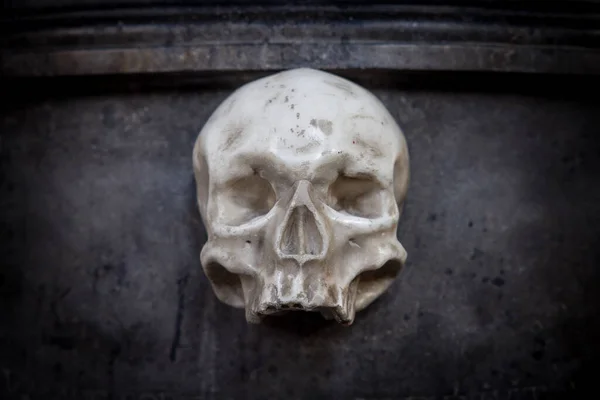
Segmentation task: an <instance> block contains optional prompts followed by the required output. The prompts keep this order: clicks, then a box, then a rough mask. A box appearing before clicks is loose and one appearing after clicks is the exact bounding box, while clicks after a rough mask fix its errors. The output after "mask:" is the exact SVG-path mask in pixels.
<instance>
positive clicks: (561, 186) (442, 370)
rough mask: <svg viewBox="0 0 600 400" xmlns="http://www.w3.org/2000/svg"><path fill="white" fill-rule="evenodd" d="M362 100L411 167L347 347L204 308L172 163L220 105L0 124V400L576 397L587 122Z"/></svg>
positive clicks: (590, 294) (591, 188)
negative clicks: (397, 137) (393, 129)
mask: <svg viewBox="0 0 600 400" xmlns="http://www.w3.org/2000/svg"><path fill="white" fill-rule="evenodd" d="M463 79H464V77H463ZM492 79H493V78H492ZM376 80H378V82H379V84H377V85H375V86H373V87H369V86H368V82H369V79H365V80H364V83H365V84H366V85H367V87H369V88H372V89H374V92H375V93H376V94H377V95H378V96H379V97H380V98H381V99H382V100H383V101H384V103H385V104H386V105H387V106H388V107H389V109H390V111H391V112H392V114H393V115H394V116H395V117H396V118H397V119H398V121H399V122H400V124H401V126H402V127H403V128H404V130H405V133H406V136H407V140H408V144H409V147H410V150H411V156H412V159H411V162H412V170H413V173H412V184H411V188H410V191H409V196H408V203H407V206H406V209H405V213H404V215H403V217H402V219H401V224H400V229H399V237H400V239H401V241H402V243H403V244H404V246H405V247H406V249H407V251H408V254H409V264H408V266H407V268H406V269H405V270H404V271H403V272H402V274H401V278H400V279H399V280H398V281H397V283H396V284H395V285H393V287H392V289H391V290H390V292H389V293H388V294H386V295H384V296H383V297H382V298H381V299H380V300H379V301H377V302H376V303H375V304H374V305H373V306H371V307H370V308H369V309H368V310H366V311H364V312H362V313H360V314H359V315H358V317H357V320H356V322H355V324H354V325H353V326H352V327H351V328H343V327H340V326H338V325H336V324H335V323H328V322H324V321H322V320H320V319H319V318H318V317H317V316H315V317H314V318H313V317H312V316H307V315H302V314H293V315H292V316H291V317H290V318H280V319H273V320H271V321H269V322H268V323H266V324H263V325H258V326H249V325H247V324H246V322H245V320H244V316H243V312H242V311H238V310H234V309H231V308H229V307H226V306H224V305H222V304H220V303H219V302H218V301H217V300H216V298H215V297H214V295H213V294H212V292H211V291H210V289H209V285H208V282H207V279H206V278H205V277H204V275H203V273H202V272H201V268H200V264H199V256H198V255H199V251H200V248H201V245H202V243H203V241H204V240H205V233H204V231H203V227H202V224H201V221H200V218H199V215H198V212H197V211H196V208H195V204H194V202H195V199H194V186H193V176H192V168H191V151H192V145H193V142H194V140H195V138H196V135H197V133H198V131H199V129H200V128H201V126H202V125H203V123H204V121H205V120H206V119H207V118H208V116H209V115H210V113H211V112H212V110H213V109H214V108H215V107H216V106H217V105H218V104H219V102H220V101H222V100H223V99H224V98H225V96H226V95H227V94H228V93H229V87H227V88H222V89H219V88H216V89H215V87H214V86H215V85H213V87H212V88H209V87H203V86H196V87H191V88H190V89H189V90H185V91H175V90H173V91H168V90H167V91H165V90H154V91H147V92H135V91H133V92H130V91H124V92H122V93H110V92H100V93H95V94H94V95H89V96H88V95H82V94H77V93H75V94H70V95H64V96H60V97H55V96H54V94H53V93H46V94H45V95H43V96H37V92H29V94H28V95H27V94H26V95H25V96H23V97H24V98H27V100H22V101H15V102H13V104H12V105H7V106H5V108H4V111H3V112H2V114H1V116H0V133H1V148H0V210H1V211H0V240H1V243H2V246H1V248H0V256H1V257H2V267H1V269H0V372H1V373H2V374H0V398H7V399H11V398H15V399H25V398H27V399H38V398H40V399H54V398H56V399H80V398H81V399H188V398H189V399H192V398H215V399H224V398H234V397H235V398H247V399H266V398H284V397H287V396H291V397H292V398H298V397H308V393H312V394H313V395H316V397H317V398H320V397H330V398H369V399H381V398H402V397H408V396H424V397H426V398H434V397H435V396H447V397H443V398H456V399H459V398H469V399H470V398H477V399H480V398H481V399H484V398H486V399H487V398H506V399H508V398H510V399H535V398H538V399H539V398H547V397H548V396H550V395H553V396H555V397H553V398H558V397H557V396H560V395H561V393H562V394H564V391H567V390H568V391H573V390H577V389H580V388H581V387H584V386H585V385H586V384H588V383H590V382H592V381H591V371H590V370H589V367H590V365H592V364H594V363H596V362H597V361H598V355H599V350H600V349H599V347H598V341H597V337H598V334H599V333H600V332H599V329H598V324H597V323H598V311H599V308H600V303H599V300H600V299H599V294H598V293H599V292H598V290H597V282H598V269H597V264H598V261H599V260H600V186H599V185H598V183H597V182H598V173H599V172H600V157H599V155H600V136H599V134H600V132H599V129H600V128H599V127H600V114H599V113H598V109H599V108H598V102H597V100H596V99H591V100H587V99H585V98H584V97H583V96H581V97H580V96H576V95H573V94H569V93H565V94H561V95H560V96H552V97H549V96H547V95H545V94H544V93H541V92H540V93H537V94H536V93H535V92H533V93H532V92H531V91H529V92H528V93H527V94H519V92H520V91H521V87H520V83H519V82H522V81H516V82H515V84H514V85H513V86H512V87H511V88H508V89H507V90H505V91H502V92H495V93H485V92H484V91H483V90H482V91H474V90H462V91H461V90H460V87H461V83H460V81H452V82H454V83H452V82H450V83H447V85H455V86H453V88H454V89H455V91H447V90H433V89H429V90H427V91H418V90H414V89H413V90H402V89H401V88H398V89H397V88H395V87H399V85H397V82H396V83H394V84H392V83H390V84H389V85H387V87H386V84H385V77H384V78H382V77H381V76H380V77H379V78H377V79H376ZM467 81H468V80H467ZM382 82H383V84H382ZM544 82H545V85H546V88H547V87H548V85H550V84H552V80H550V79H548V80H546V81H544ZM394 85H396V86H394ZM216 86H218V85H216ZM471 86H472V85H471ZM33 88H35V85H34V86H32V87H30V88H29V89H31V90H33ZM55 89H56V88H55ZM559 97H560V98H559ZM22 395H29V396H30V397H21V396H22ZM3 396H4V397H3ZM161 396H162V397H161ZM460 396H465V397H460ZM494 396H495V397H494ZM570 396H571V398H573V397H572V396H573V394H570ZM312 397H314V396H312ZM550 397H551V396H550Z"/></svg>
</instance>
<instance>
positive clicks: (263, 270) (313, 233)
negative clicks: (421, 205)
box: [193, 68, 409, 325]
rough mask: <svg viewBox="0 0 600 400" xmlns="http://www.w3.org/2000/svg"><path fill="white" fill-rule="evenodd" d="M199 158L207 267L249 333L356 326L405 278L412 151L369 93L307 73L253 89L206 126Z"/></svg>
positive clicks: (218, 293) (297, 71)
mask: <svg viewBox="0 0 600 400" xmlns="http://www.w3.org/2000/svg"><path fill="white" fill-rule="evenodd" d="M193 157H194V173H195V179H196V184H197V197H198V207H199V209H200V213H201V216H202V219H203V221H204V223H205V226H206V230H207V233H208V241H207V243H206V245H205V246H204V248H203V249H202V252H201V256H200V258H201V262H202V265H203V268H204V271H205V273H206V275H207V277H208V278H209V280H210V281H211V284H212V287H213V290H214V292H215V294H216V296H217V297H218V298H219V299H220V300H221V301H223V302H225V303H226V304H229V305H231V306H234V307H239V308H245V311H246V319H247V320H248V322H260V321H261V319H262V318H263V317H265V316H266V315H270V314H281V313H284V312H287V311H291V310H304V311H317V312H320V313H321V314H322V315H323V316H324V317H326V318H328V319H335V320H337V321H338V322H340V323H342V324H345V325H349V324H351V323H352V322H353V320H354V316H355V313H356V311H359V310H361V309H363V308H365V307H366V306H368V305H369V304H370V303H371V302H373V300H375V299H376V298H377V297H378V296H379V295H381V294H382V293H383V292H384V291H385V290H386V289H387V288H388V287H389V286H390V284H391V283H392V281H393V280H394V278H395V276H396V275H397V274H398V272H399V271H400V269H401V268H402V266H403V264H404V262H405V260H406V251H405V250H404V248H403V247H402V245H401V244H400V243H399V242H398V240H397V238H396V229H397V224H398V218H399V216H400V211H401V208H402V203H403V201H404V198H405V195H406V190H407V186H408V179H409V178H408V177H409V165H408V150H407V146H406V142H405V139H404V135H403V134H402V132H401V130H400V128H399V127H398V125H397V124H396V122H395V121H394V119H393V117H392V116H391V115H390V114H389V113H388V111H387V110H386V108H385V107H384V106H383V105H382V104H381V102H380V101H379V100H378V99H377V98H376V97H375V96H374V95H373V94H371V93H370V92H369V91H367V90H366V89H364V88H362V87H360V86H358V85H356V84H354V83H352V82H350V81H348V80H345V79H342V78H340V77H337V76H335V75H332V74H329V73H326V72H322V71H317V70H313V69H305V68H303V69H295V70H289V71H284V72H281V73H278V74H276V75H272V76H269V77H266V78H262V79H259V80H256V81H254V82H251V83H248V84H246V85H244V86H242V87H241V88H239V89H238V90H236V91H235V92H234V93H233V94H232V95H230V96H229V97H228V98H227V99H226V100H225V101H224V102H223V103H222V104H221V105H220V106H219V107H218V108H217V110H215V112H214V113H213V114H212V116H211V117H210V118H209V120H208V121H207V122H206V125H205V126H204V127H203V129H202V131H201V132H200V135H199V136H198V139H197V141H196V144H195V147H194V155H193Z"/></svg>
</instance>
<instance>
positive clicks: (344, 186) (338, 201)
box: [328, 175, 383, 218]
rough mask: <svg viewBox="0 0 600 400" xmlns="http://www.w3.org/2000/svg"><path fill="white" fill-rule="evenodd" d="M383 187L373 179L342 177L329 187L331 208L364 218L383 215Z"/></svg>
mask: <svg viewBox="0 0 600 400" xmlns="http://www.w3.org/2000/svg"><path fill="white" fill-rule="evenodd" d="M382 192H383V189H382V187H381V185H380V184H379V183H378V182H377V181H375V180H374V179H372V178H367V177H365V178H363V177H350V176H346V175H340V176H339V177H338V178H337V179H336V181H335V182H334V183H333V184H332V185H331V186H330V187H329V195H328V202H329V205H330V207H332V208H333V209H334V210H336V211H339V212H344V213H347V214H350V215H355V216H357V217H363V218H374V217H377V216H379V215H380V214H381V209H382V196H381V194H382Z"/></svg>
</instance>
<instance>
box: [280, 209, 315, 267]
mask: <svg viewBox="0 0 600 400" xmlns="http://www.w3.org/2000/svg"><path fill="white" fill-rule="evenodd" d="M279 250H280V251H281V253H282V254H284V255H286V256H303V255H318V254H321V252H322V251H323V235H322V234H321V232H320V230H319V226H318V224H317V219H316V216H315V214H314V213H313V212H312V211H311V210H310V209H309V208H308V207H307V206H306V205H300V206H296V207H294V208H293V209H292V211H291V213H290V214H289V216H288V219H287V221H286V222H285V228H284V229H283V233H282V235H281V240H280V242H279Z"/></svg>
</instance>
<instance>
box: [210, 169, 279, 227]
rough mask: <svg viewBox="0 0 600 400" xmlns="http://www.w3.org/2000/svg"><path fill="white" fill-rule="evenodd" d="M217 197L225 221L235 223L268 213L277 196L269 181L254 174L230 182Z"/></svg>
mask: <svg viewBox="0 0 600 400" xmlns="http://www.w3.org/2000/svg"><path fill="white" fill-rule="evenodd" d="M217 199H218V200H217V201H218V207H219V210H220V212H219V214H220V215H221V217H222V218H223V219H224V222H226V223H228V224H233V225H235V224H242V223H245V222H248V221H250V220H252V219H254V218H256V217H260V216H262V215H265V214H267V213H268V212H269V211H270V210H271V208H273V205H275V200H276V196H275V191H274V190H273V187H272V186H271V184H270V183H269V181H267V180H266V179H264V178H262V177H261V176H259V175H258V174H254V175H250V176H246V177H243V178H239V179H235V180H233V181H230V182H228V183H227V184H226V185H225V187H224V188H223V189H222V190H221V193H220V196H218V198H217Z"/></svg>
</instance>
